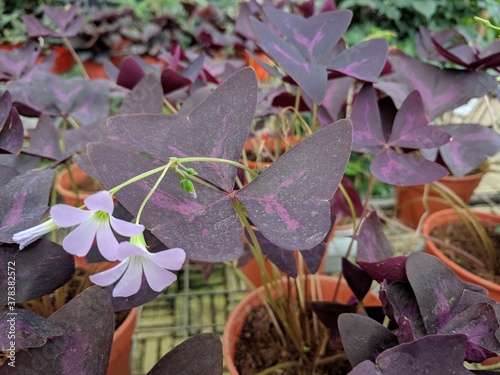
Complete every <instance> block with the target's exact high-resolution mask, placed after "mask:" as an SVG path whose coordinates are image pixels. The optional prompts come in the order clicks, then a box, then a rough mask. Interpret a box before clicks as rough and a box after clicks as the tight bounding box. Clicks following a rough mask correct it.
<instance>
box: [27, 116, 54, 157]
mask: <svg viewBox="0 0 500 375" xmlns="http://www.w3.org/2000/svg"><path fill="white" fill-rule="evenodd" d="M28 133H29V135H30V144H29V147H28V148H27V149H26V150H24V152H26V153H28V154H31V155H36V156H40V157H43V158H47V159H51V160H58V159H59V158H61V157H62V152H61V148H60V145H59V138H60V131H59V129H57V128H56V127H55V126H54V123H53V122H52V119H51V118H50V116H47V115H42V116H40V119H39V120H38V124H37V126H36V128H35V129H33V130H28Z"/></svg>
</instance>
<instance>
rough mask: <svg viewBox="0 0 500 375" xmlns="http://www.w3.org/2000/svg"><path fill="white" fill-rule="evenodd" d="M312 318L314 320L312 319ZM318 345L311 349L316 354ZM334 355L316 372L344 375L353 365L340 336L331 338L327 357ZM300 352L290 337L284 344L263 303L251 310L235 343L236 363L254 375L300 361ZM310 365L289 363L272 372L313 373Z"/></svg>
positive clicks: (282, 374)
mask: <svg viewBox="0 0 500 375" xmlns="http://www.w3.org/2000/svg"><path fill="white" fill-rule="evenodd" d="M311 321H312V320H311ZM315 352H316V347H314V346H313V347H312V348H311V351H310V353H312V354H311V355H314V353H315ZM332 356H335V357H336V360H335V361H334V362H330V363H329V364H328V365H324V366H319V367H317V368H316V369H315V371H314V374H315V375H345V374H347V373H348V372H349V371H351V369H352V367H351V365H350V363H349V361H348V359H347V356H346V354H345V353H344V350H343V348H342V343H341V342H340V340H334V341H330V343H329V344H328V346H327V349H326V353H325V356H324V357H332ZM300 360H301V359H300V354H299V353H298V352H297V351H296V350H295V348H294V346H293V344H292V342H291V340H290V341H289V342H288V345H287V347H283V345H282V343H281V340H280V338H279V335H278V332H277V331H276V328H275V327H274V325H273V323H272V322H271V318H270V317H269V314H268V313H267V311H266V309H265V308H264V307H263V306H261V307H259V308H257V309H254V310H252V311H251V312H250V315H249V317H248V319H247V321H246V323H245V324H244V325H243V329H242V331H241V335H240V339H239V340H238V342H237V343H236V358H235V361H234V362H235V366H236V368H237V369H238V372H239V373H240V375H254V374H257V373H259V372H260V371H263V370H265V369H267V368H269V367H271V366H274V365H276V364H278V363H283V362H289V361H300ZM312 373H313V369H312V368H311V367H306V366H301V367H289V368H286V369H282V370H279V372H278V371H275V372H273V374H279V375H310V374H312Z"/></svg>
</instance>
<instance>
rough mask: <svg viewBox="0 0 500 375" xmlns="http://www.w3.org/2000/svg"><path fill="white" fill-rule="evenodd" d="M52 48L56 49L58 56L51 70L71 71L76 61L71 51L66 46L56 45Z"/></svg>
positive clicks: (56, 71)
mask: <svg viewBox="0 0 500 375" xmlns="http://www.w3.org/2000/svg"><path fill="white" fill-rule="evenodd" d="M52 50H53V51H54V53H55V55H56V58H55V61H54V66H53V67H52V69H51V72H52V73H56V74H57V73H65V72H68V71H70V70H71V68H72V67H73V64H74V63H75V60H74V59H73V56H72V55H71V52H69V50H68V49H67V48H66V47H65V46H56V47H54V48H53V49H52Z"/></svg>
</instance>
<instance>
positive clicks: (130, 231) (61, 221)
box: [50, 191, 144, 261]
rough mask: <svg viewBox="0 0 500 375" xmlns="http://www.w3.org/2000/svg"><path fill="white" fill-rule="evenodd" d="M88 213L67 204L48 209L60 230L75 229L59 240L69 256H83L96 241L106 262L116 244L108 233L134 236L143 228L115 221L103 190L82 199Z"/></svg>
mask: <svg viewBox="0 0 500 375" xmlns="http://www.w3.org/2000/svg"><path fill="white" fill-rule="evenodd" d="M84 202H85V205H86V206H87V208H88V209H89V210H82V209H79V208H76V207H72V206H69V205H67V204H56V205H54V206H52V208H51V209H50V215H51V216H52V219H53V220H54V222H55V223H56V224H57V226H59V227H61V228H70V227H74V226H77V227H76V228H75V229H74V230H73V231H71V232H70V233H69V234H68V235H67V236H66V237H65V238H64V240H63V243H62V246H63V248H64V250H66V251H67V252H68V253H70V254H74V255H77V256H80V257H83V256H85V255H87V253H88V252H89V250H90V247H91V246H92V242H94V238H97V246H98V248H99V251H100V252H101V254H102V256H103V257H104V258H106V259H107V260H109V261H114V260H116V259H117V255H116V248H117V247H118V241H117V240H116V237H115V235H114V233H113V231H112V230H111V228H113V229H114V230H115V231H116V232H117V233H119V234H121V235H122V236H127V237H131V236H135V235H137V234H139V233H142V232H143V231H144V226H143V225H140V224H133V223H129V222H128V221H125V220H121V219H116V218H114V217H113V216H112V213H113V208H114V204H113V198H112V197H111V194H109V193H108V192H107V191H100V192H98V193H96V194H93V195H91V196H90V197H88V198H86V199H85V200H84Z"/></svg>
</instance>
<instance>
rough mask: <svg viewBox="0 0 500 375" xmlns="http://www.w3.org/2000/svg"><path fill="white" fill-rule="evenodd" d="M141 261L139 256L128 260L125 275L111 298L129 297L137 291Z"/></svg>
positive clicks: (140, 275)
mask: <svg viewBox="0 0 500 375" xmlns="http://www.w3.org/2000/svg"><path fill="white" fill-rule="evenodd" d="M143 259H144V258H143V257H140V256H135V257H132V258H130V264H129V266H128V268H127V270H126V271H125V274H124V275H123V277H122V278H121V280H120V281H119V282H118V284H116V286H115V289H113V297H130V296H132V295H134V294H136V293H137V292H138V291H139V289H140V287H141V284H142V261H143Z"/></svg>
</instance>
